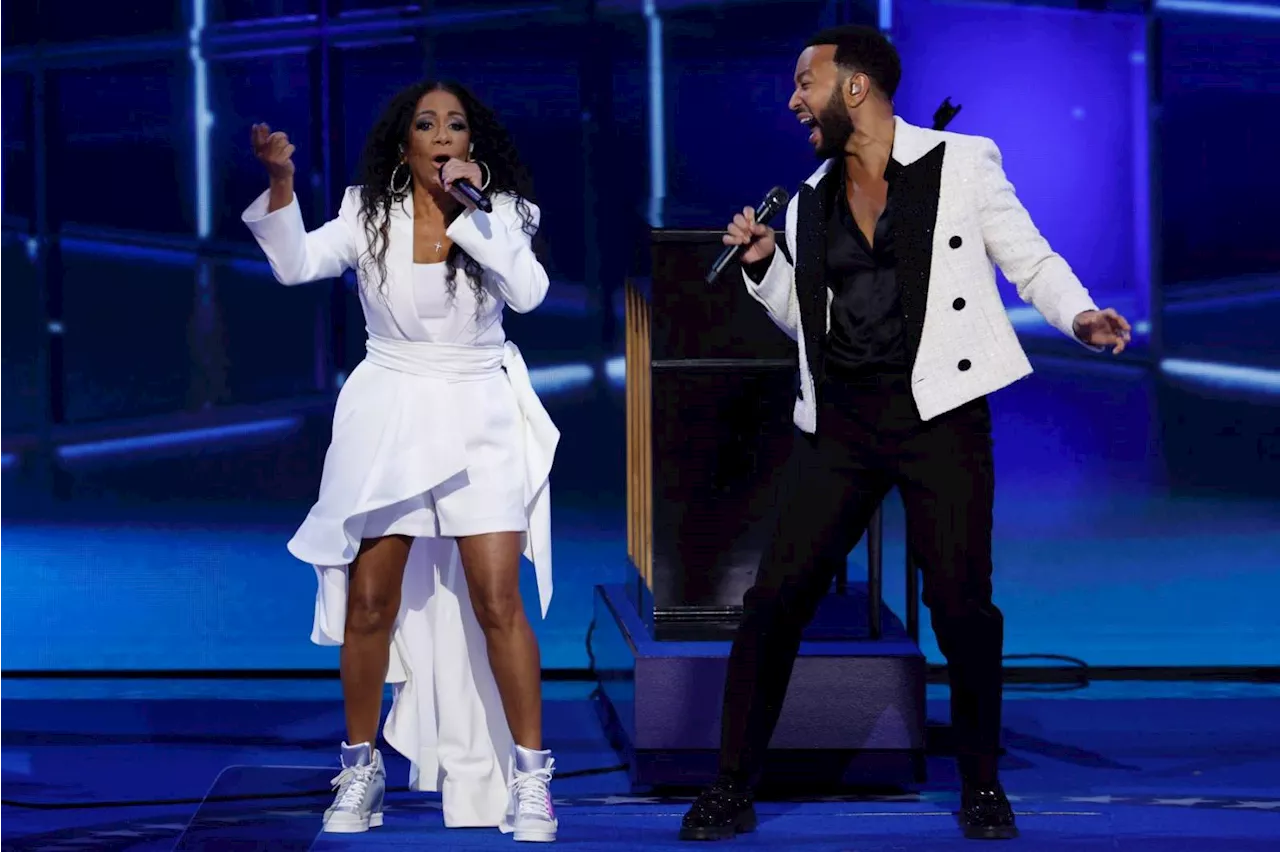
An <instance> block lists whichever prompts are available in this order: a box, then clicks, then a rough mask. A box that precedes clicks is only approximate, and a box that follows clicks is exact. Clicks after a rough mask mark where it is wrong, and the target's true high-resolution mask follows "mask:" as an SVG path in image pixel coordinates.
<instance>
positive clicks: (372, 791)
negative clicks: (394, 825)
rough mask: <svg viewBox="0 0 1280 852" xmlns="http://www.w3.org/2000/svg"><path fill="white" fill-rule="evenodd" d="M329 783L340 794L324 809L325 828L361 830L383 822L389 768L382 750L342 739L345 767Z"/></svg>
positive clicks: (343, 830)
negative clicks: (383, 761)
mask: <svg viewBox="0 0 1280 852" xmlns="http://www.w3.org/2000/svg"><path fill="white" fill-rule="evenodd" d="M330 783H331V784H333V787H334V789H335V790H337V791H338V794H337V795H336V796H335V797H334V799H333V804H332V805H330V806H329V809H328V810H327V811H325V812H324V828H323V830H324V831H328V832H332V833H335V834H358V833H360V832H362V831H368V830H369V829H371V828H377V827H378V826H380V825H382V799H383V797H384V796H385V795H386V792H387V770H386V769H385V768H383V765H382V753H381V752H380V751H378V750H377V749H375V748H374V747H373V746H372V745H370V744H369V743H360V744H359V745H353V746H350V745H347V744H346V743H343V744H342V771H341V772H339V773H338V774H337V776H336V777H335V778H334V779H333V780H332V781H331V782H330Z"/></svg>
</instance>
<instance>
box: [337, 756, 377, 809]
mask: <svg viewBox="0 0 1280 852" xmlns="http://www.w3.org/2000/svg"><path fill="white" fill-rule="evenodd" d="M373 774H374V767H373V764H369V765H367V766H348V767H346V768H345V769H343V770H342V771H341V772H339V773H338V774H337V775H335V776H334V777H333V779H332V780H330V782H329V783H330V784H332V785H333V789H335V790H339V791H340V792H339V793H338V801H337V802H335V803H334V807H336V808H338V809H339V810H357V809H358V808H360V806H361V805H362V804H363V803H364V796H365V793H367V792H368V790H369V782H370V781H372V780H373Z"/></svg>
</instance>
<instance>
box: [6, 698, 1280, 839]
mask: <svg viewBox="0 0 1280 852" xmlns="http://www.w3.org/2000/svg"><path fill="white" fill-rule="evenodd" d="M591 688H592V687H591V685H590V684H587V683H549V684H547V687H546V698H547V700H548V706H547V712H546V718H547V739H548V744H549V745H550V746H551V747H552V748H554V749H555V750H556V754H557V759H558V762H559V769H560V777H559V779H558V780H557V782H556V784H555V793H556V795H557V798H558V800H559V813H560V819H561V833H560V842H561V843H562V844H567V845H568V846H569V847H570V848H573V849H580V850H606V849H610V850H612V849H619V850H621V849H653V850H675V849H690V848H702V847H700V846H697V845H694V846H692V847H691V846H690V845H689V844H682V843H679V842H678V841H677V840H676V829H677V827H678V825H679V821H680V817H681V815H682V813H683V812H684V809H685V807H686V803H687V801H688V799H687V798H683V797H680V796H675V795H673V796H646V795H644V794H643V792H639V793H637V792H633V791H630V790H628V789H627V782H626V774H625V770H624V768H623V767H622V766H620V765H619V758H618V757H617V755H616V754H614V752H613V751H612V750H611V749H610V748H609V746H608V744H607V743H606V741H605V740H604V738H603V736H602V735H601V733H600V728H599V725H598V723H597V722H596V719H595V714H594V710H593V708H592V707H591V704H590V702H591V697H590V694H591ZM3 691H4V700H3V705H2V711H3V738H2V742H3V770H4V771H3V787H4V804H3V809H2V810H0V815H2V816H3V820H2V824H3V848H4V849H5V850H72V849H75V850H81V852H85V851H86V850H112V852H126V851H127V852H151V850H156V852H159V850H165V852H168V850H173V849H175V848H178V849H197V848H200V849H211V850H212V849H220V850H229V849H249V848H258V849H271V850H273V852H292V850H300V851H301V850H307V849H314V850H318V851H319V850H345V849H393V848H397V849H398V848H409V847H414V848H425V849H438V850H452V849H505V848H510V844H511V843H512V842H513V841H512V840H511V839H510V838H509V837H503V836H501V835H499V834H498V832H497V831H496V830H465V831H459V830H453V831H447V830H445V829H444V828H443V827H442V825H441V823H440V812H439V800H438V798H437V797H435V796H432V795H424V794H411V793H407V792H403V785H404V784H405V781H406V777H407V776H406V773H407V767H406V764H405V762H404V761H403V760H401V759H400V758H399V757H398V756H395V755H394V754H390V755H388V758H389V760H388V772H389V775H388V781H389V782H390V784H391V786H392V787H393V788H394V789H396V790H398V791H399V792H394V793H392V794H391V796H390V798H389V803H390V807H389V808H388V813H387V822H386V825H385V826H384V827H383V828H381V829H378V830H374V831H372V832H370V833H368V834H365V835H355V836H341V835H319V834H318V832H317V829H318V827H319V814H320V811H321V810H322V809H323V807H324V805H325V804H326V803H327V796H323V795H316V792H317V791H320V790H323V789H325V788H327V784H328V780H329V778H330V777H332V776H333V775H334V774H336V767H335V766H334V759H335V755H334V751H335V749H336V744H337V742H338V740H339V738H340V736H341V731H342V711H341V705H340V703H339V701H338V684H337V682H336V681H295V682H277V681H127V680H126V681H21V680H5V681H4V683H3ZM930 698H931V702H930V710H931V714H930V715H931V717H936V718H943V717H945V713H946V703H945V691H944V689H942V688H934V687H931V688H930ZM1006 708H1007V709H1006V714H1005V725H1006V732H1005V736H1006V744H1007V746H1008V749H1009V755H1008V757H1007V758H1006V760H1005V764H1004V768H1005V783H1006V786H1007V788H1008V790H1009V793H1010V794H1011V797H1012V798H1013V799H1014V806H1015V808H1016V809H1017V810H1018V811H1019V812H1020V814H1021V827H1022V832H1023V840H1022V848H1027V849H1033V850H1035V852H1054V850H1060V849H1062V850H1066V849H1071V850H1076V849H1109V850H1122V852H1123V850H1142V852H1165V850H1169V852H1173V850H1178V851H1179V852H1198V850H1204V852H1225V850H1231V852H1252V850H1257V851H1258V852H1261V850H1264V849H1267V850H1270V849H1274V848H1275V843H1276V838H1277V837H1280V686H1277V685H1243V684H1242V685H1230V684H1177V683H1155V684H1152V683H1147V684H1141V683H1099V684H1094V685H1092V686H1089V687H1087V688H1084V689H1079V690H1074V691H1070V692H1058V693H1043V692H1040V693H1037V692H1023V691H1017V688H1015V687H1010V692H1009V695H1008V701H1007V704H1006ZM930 779H931V780H930V782H929V783H928V784H927V785H926V786H925V787H923V788H922V789H920V790H918V791H915V792H909V793H903V794H893V795H890V794H882V795H878V796H872V795H849V796H834V797H830V798H828V799H823V800H820V801H813V800H810V801H786V802H763V803H761V805H760V807H759V810H760V814H761V817H762V821H761V826H760V829H759V831H758V832H757V833H756V834H754V835H750V836H747V837H744V838H742V839H740V840H739V841H738V842H737V843H735V844H732V847H733V848H738V847H742V848H761V847H767V848H773V849H795V850H800V849H803V850H812V852H835V850H843V851H844V852H848V850H857V852H889V850H895V852H900V851H902V850H930V852H932V850H943V849H951V848H956V849H959V848H972V846H971V845H969V844H967V843H966V842H965V841H963V840H961V839H960V838H959V835H958V833H957V830H956V828H955V824H954V820H953V817H952V815H951V814H952V810H953V808H954V807H955V795H954V789H953V783H954V777H953V773H952V771H951V768H950V765H949V763H948V762H947V761H945V760H940V759H939V760H931V762H930ZM192 826H195V827H196V828H197V829H198V831H194V832H193V831H189V830H188V829H189V827H192ZM184 833H185V834H186V836H185V838H184V839H183V840H182V842H181V844H179V838H183V836H184ZM176 844H177V845H176ZM175 845H176V846H175ZM717 848H719V847H717ZM725 848H729V846H728V845H726V847H725Z"/></svg>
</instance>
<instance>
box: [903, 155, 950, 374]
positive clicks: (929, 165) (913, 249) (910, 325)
mask: <svg viewBox="0 0 1280 852" xmlns="http://www.w3.org/2000/svg"><path fill="white" fill-rule="evenodd" d="M946 147H947V143H945V142H942V143H939V145H938V147H936V148H934V149H933V150H932V151H930V152H929V153H927V154H925V155H924V156H923V157H921V158H920V159H918V160H916V161H915V162H913V163H911V165H908V166H903V167H902V171H901V172H900V173H899V175H898V178H897V180H898V181H899V183H898V186H896V187H895V188H894V195H893V204H894V211H893V244H894V252H895V254H896V255H897V269H896V273H895V274H896V275H897V279H898V287H899V288H900V289H901V293H902V326H903V332H904V333H905V334H906V338H907V339H906V345H907V366H908V368H911V367H914V366H915V362H916V353H917V352H919V351H920V335H921V333H922V332H923V331H924V311H925V305H926V304H927V303H928V300H929V269H930V267H931V266H932V265H933V227H934V224H935V223H936V222H937V219H938V192H939V189H940V187H941V185H942V157H943V155H944V153H945V152H946Z"/></svg>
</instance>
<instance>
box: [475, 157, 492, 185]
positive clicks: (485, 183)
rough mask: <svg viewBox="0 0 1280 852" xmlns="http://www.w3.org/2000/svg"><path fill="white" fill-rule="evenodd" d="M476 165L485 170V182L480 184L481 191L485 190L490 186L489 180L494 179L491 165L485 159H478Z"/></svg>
mask: <svg viewBox="0 0 1280 852" xmlns="http://www.w3.org/2000/svg"><path fill="white" fill-rule="evenodd" d="M476 165H477V166H479V167H480V168H481V169H482V170H483V171H484V183H482V184H480V191H481V192H484V191H485V190H486V189H488V188H489V181H490V180H492V179H493V175H491V174H490V173H489V167H488V166H486V165H485V164H484V160H476Z"/></svg>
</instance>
